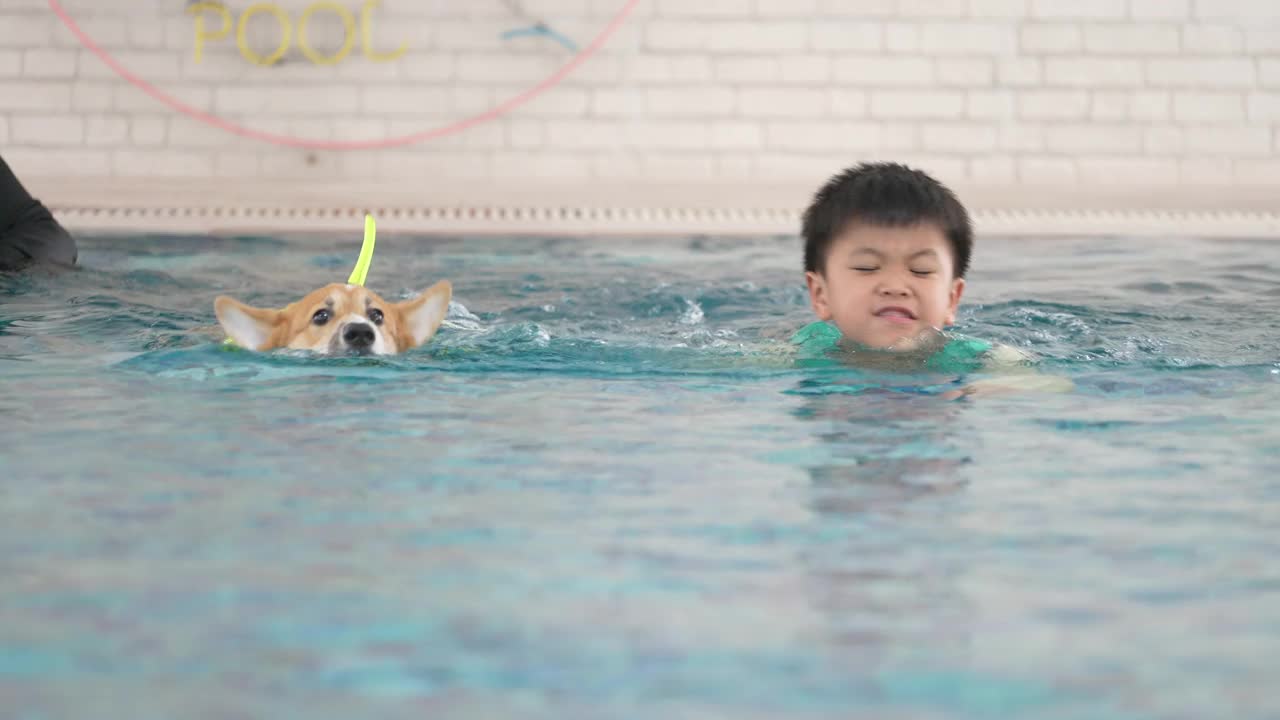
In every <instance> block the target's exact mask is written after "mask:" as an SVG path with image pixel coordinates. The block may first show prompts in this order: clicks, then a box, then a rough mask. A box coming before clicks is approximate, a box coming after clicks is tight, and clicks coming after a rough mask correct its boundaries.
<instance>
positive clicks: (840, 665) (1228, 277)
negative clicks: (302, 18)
mask: <svg viewBox="0 0 1280 720" xmlns="http://www.w3.org/2000/svg"><path fill="white" fill-rule="evenodd" d="M357 249H358V240H351V239H344V240H343V241H341V242H339V241H335V240H331V239H317V238H299V237H295V238H288V237H188V236H151V237H145V238H143V237H133V236H102V237H89V238H84V239H83V240H82V252H81V263H82V268H81V269H80V270H79V271H77V272H73V273H62V274H46V273H35V274H30V275H26V276H20V277H12V276H8V277H0V417H2V418H3V431H0V478H3V479H2V480H0V577H3V578H4V580H3V582H2V583H0V707H3V708H5V709H6V717H16V718H23V719H30V720H37V719H44V718H70V717H76V718H81V717H128V718H135V719H143V718H147V719H149V718H172V717H182V718H229V717H270V718H279V719H283V718H349V717H395V718H401V717H402V718H421V717H433V718H435V717H451V718H452V717H476V718H495V717H516V716H518V717H526V718H580V717H581V718H587V717H612V718H619V717H636V718H640V717H644V718H651V717H664V718H686V717H687V718H702V717H733V718H756V717H783V716H785V717H789V718H790V717H796V718H849V717H868V718H986V717H1019V718H1029V717H1035V718H1042V717H1043V718H1157V717H1159V718H1183V717H1186V718H1204V717H1230V718H1233V719H1237V720H1238V719H1242V718H1263V717H1275V716H1276V715H1277V714H1278V713H1280V693H1277V692H1276V691H1275V690H1274V689H1273V682H1274V673H1275V667H1276V665H1277V662H1280V561H1277V559H1276V558H1277V557H1280V534H1277V532H1276V528H1277V526H1278V524H1280V510H1278V509H1277V508H1280V409H1278V408H1280V334H1277V332H1276V321H1275V318H1276V314H1277V311H1278V310H1280V261H1278V260H1277V254H1276V246H1275V245H1274V244H1271V243H1267V242H1257V241H1244V240H1239V241H1232V240H1201V239H1194V238H1185V239H1169V240H1166V241H1162V242H1139V241H1134V240H1128V239H1126V238H1123V237H1114V238H1101V239H1078V240H1071V239H1061V240H1052V241H1050V240H1037V239H1007V240H1006V239H984V238H980V239H979V242H978V245H977V248H976V251H975V259H974V271H973V272H972V274H971V277H970V285H969V289H968V291H967V294H966V302H965V303H964V305H963V311H962V314H961V323H960V327H959V330H961V331H962V332H964V333H967V334H970V335H975V336H978V337H982V338H987V339H994V340H1000V341H1004V342H1009V343H1011V344H1014V345H1017V346H1020V347H1024V348H1026V349H1029V350H1031V351H1033V352H1035V353H1037V354H1039V355H1040V356H1041V357H1042V358H1043V366H1042V370H1043V371H1044V372H1046V373H1053V374H1058V375H1064V376H1066V377H1069V378H1071V379H1072V380H1073V381H1074V383H1075V385H1076V390H1075V391H1074V392H1072V393H1070V394H1028V395H1009V396H991V397H974V398H969V399H966V400H962V401H948V400H945V399H943V398H942V397H941V396H940V395H939V394H938V393H937V392H935V391H934V390H932V389H931V388H936V387H942V386H946V385H947V384H948V383H950V382H951V381H952V380H954V379H955V378H948V377H935V376H906V377H904V376H892V377H889V376H883V375H875V374H870V373H865V372H858V371H856V370H853V369H851V368H847V367H842V366H839V365H838V364H803V363H801V364H797V363H796V362H794V361H793V360H792V359H790V358H789V357H788V356H787V355H785V354H784V353H780V352H779V351H778V348H779V347H780V345H781V343H782V341H784V340H785V339H786V338H787V336H788V335H790V333H791V332H792V331H794V330H795V329H796V328H798V327H799V326H801V325H802V324H804V323H806V322H808V320H809V319H810V315H809V310H808V308H807V302H806V299H805V296H804V292H803V288H802V286H801V285H800V284H799V283H800V279H801V278H800V273H799V266H800V253H799V247H798V245H797V241H795V240H794V239H791V238H733V239H723V238H709V237H707V238H692V239H687V240H659V239H649V238H634V239H625V238H620V239H617V240H609V241H590V240H576V239H572V238H502V239H500V238H482V237H466V238H455V237H450V238H441V237H436V238H409V237H403V236H401V237H397V236H395V235H390V234H386V235H385V236H384V237H380V238H379V248H378V255H377V257H376V258H375V259H374V264H373V269H372V271H371V273H370V280H369V284H370V286H371V287H372V288H373V289H375V290H378V291H380V292H382V293H383V294H384V295H386V296H388V297H389V298H398V297H401V296H403V294H404V293H406V292H409V291H412V290H418V289H422V288H424V287H426V286H427V285H429V284H430V283H431V282H434V281H435V280H437V279H440V278H448V279H450V280H451V281H452V282H453V284H454V299H455V302H456V304H455V306H454V307H453V308H452V312H451V320H450V321H449V323H448V325H446V327H445V328H444V329H443V330H442V331H441V333H440V335H438V336H437V337H436V339H435V340H434V341H433V342H432V343H431V344H430V345H428V346H426V347H424V348H421V349H420V350H419V351H416V352H414V353H412V354H409V355H406V356H401V357H396V358H389V359H374V360H368V359H359V360H356V359H307V358H299V357H289V356H259V355H253V354H249V353H245V352H237V351H226V350H223V349H222V348H220V347H219V346H218V345H217V343H216V338H214V337H213V336H211V335H208V334H202V333H201V332H200V331H199V330H198V329H197V328H198V327H199V326H207V325H211V324H212V323H213V322H214V320H213V314H212V302H213V298H214V296H216V295H217V294H220V293H230V294H233V295H235V296H237V297H239V298H240V299H242V300H245V301H249V302H255V303H261V304H269V303H279V304H283V303H285V302H288V301H290V300H293V299H295V298H296V297H299V296H301V295H302V294H303V293H304V292H305V291H307V290H310V289H312V288H314V287H317V286H319V285H322V284H324V283H327V282H331V281H334V280H341V279H343V278H345V276H346V273H347V272H348V271H349V269H350V266H351V263H352V262H353V261H354V257H355V252H356V250H357ZM912 387H915V388H917V389H920V391H918V392H904V391H903V390H904V389H908V390H909V389H911V388H912ZM14 713H16V715H15V714H14Z"/></svg>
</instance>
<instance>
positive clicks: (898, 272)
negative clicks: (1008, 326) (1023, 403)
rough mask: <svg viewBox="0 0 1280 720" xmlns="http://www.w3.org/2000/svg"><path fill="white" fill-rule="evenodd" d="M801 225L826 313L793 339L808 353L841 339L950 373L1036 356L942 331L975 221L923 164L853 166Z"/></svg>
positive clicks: (953, 306)
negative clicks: (917, 166) (918, 167)
mask: <svg viewBox="0 0 1280 720" xmlns="http://www.w3.org/2000/svg"><path fill="white" fill-rule="evenodd" d="M802 232H803V235H804V240H805V247H804V269H805V281H806V283H807V284H808V288H809V301H810V304H811V305H812V306H813V311H814V313H815V314H816V315H817V316H818V319H819V321H820V322H816V323H812V324H810V325H808V326H806V327H804V328H802V329H801V330H800V331H799V332H797V333H796V335H795V336H794V337H793V338H792V342H793V343H795V344H796V345H798V346H799V349H800V352H801V354H802V355H806V356H815V355H820V354H825V353H826V352H827V351H828V350H831V349H835V348H837V347H839V348H841V349H843V350H846V351H847V352H848V354H849V356H850V357H851V358H852V359H854V360H856V361H858V362H859V363H860V364H868V363H870V364H887V365H889V366H896V367H902V366H904V365H913V364H917V363H918V364H920V365H923V366H924V367H926V368H929V369H934V370H939V371H943V372H947V371H964V370H978V369H983V368H984V367H990V366H991V365H993V364H997V365H1007V366H1008V365H1013V366H1017V365H1022V364H1023V363H1024V361H1026V360H1027V359H1029V358H1028V356H1027V355H1025V354H1024V353H1022V352H1020V351H1019V350H1016V349H1014V348H1012V347H1008V346H993V345H992V344H990V343H987V342H984V341H981V340H975V339H965V338H958V337H954V336H949V335H947V334H946V333H944V332H943V330H944V329H945V328H946V327H947V326H948V325H951V324H954V323H955V319H956V311H957V309H958V308H959V305H960V298H961V296H962V295H963V294H964V288H965V279H964V276H965V272H966V271H967V270H968V269H969V258H970V255H971V254H972V250H973V227H972V224H971V222H970V220H969V213H968V212H967V211H966V210H965V208H964V205H962V204H961V203H960V201H959V200H958V199H957V198H956V196H955V195H954V194H953V193H952V192H951V190H949V189H948V188H947V187H946V186H944V185H943V184H942V183H940V182H938V181H937V180H935V179H934V178H932V177H930V176H929V175H927V174H925V173H924V172H921V171H919V170H914V169H912V168H909V167H906V166H904V165H900V164H896V163H863V164H861V165H858V166H856V167H854V168H850V169H848V170H846V171H844V172H842V173H840V174H838V175H836V176H835V177H833V178H832V179H831V180H829V181H828V182H827V183H826V184H825V185H824V186H823V187H822V188H821V189H819V190H818V192H817V194H816V195H815V196H814V199H813V202H812V204H811V205H810V206H809V208H808V209H807V210H806V211H805V214H804V225H803V230H802ZM1035 385H1036V386H1037V387H1038V386H1040V385H1041V383H1039V382H1037V383H1035ZM1055 386H1059V387H1060V386H1061V382H1056V383H1055ZM971 387H973V389H974V390H982V389H988V388H985V387H984V386H982V385H979V384H975V386H971ZM972 391H973V390H970V392H972ZM966 394H969V393H966Z"/></svg>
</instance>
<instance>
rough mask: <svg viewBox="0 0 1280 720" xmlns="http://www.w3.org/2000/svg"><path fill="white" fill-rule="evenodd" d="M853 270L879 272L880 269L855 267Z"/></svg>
mask: <svg viewBox="0 0 1280 720" xmlns="http://www.w3.org/2000/svg"><path fill="white" fill-rule="evenodd" d="M853 269H854V270H857V271H858V272H875V271H876V270H879V269H880V268H877V267H867V266H864V267H855V268H853Z"/></svg>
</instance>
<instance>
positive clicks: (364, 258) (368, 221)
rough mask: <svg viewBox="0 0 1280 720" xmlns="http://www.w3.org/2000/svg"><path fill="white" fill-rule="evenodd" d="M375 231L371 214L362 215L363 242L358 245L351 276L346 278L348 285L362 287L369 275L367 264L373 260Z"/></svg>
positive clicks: (376, 229) (375, 227)
mask: <svg viewBox="0 0 1280 720" xmlns="http://www.w3.org/2000/svg"><path fill="white" fill-rule="evenodd" d="M377 233H378V228H377V225H376V224H375V223H374V222H373V216H372V215H368V214H366V215H365V216H364V244H363V245H361V246H360V258H359V259H358V260H356V266H355V268H354V269H352V271H351V277H349V278H347V284H348V285H359V286H360V287H364V281H365V278H366V277H368V276H369V264H370V263H372V262H373V243H374V236H375V235H377Z"/></svg>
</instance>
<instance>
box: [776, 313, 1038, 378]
mask: <svg viewBox="0 0 1280 720" xmlns="http://www.w3.org/2000/svg"><path fill="white" fill-rule="evenodd" d="M842 337H843V336H842V335H841V333H840V329H839V328H837V327H836V326H835V325H832V324H831V323H828V322H826V321H823V320H818V321H814V322H811V323H809V324H808V325H805V326H804V327H802V328H800V329H799V330H797V331H795V333H794V334H792V336H791V340H790V345H791V346H792V347H793V348H794V350H795V351H796V352H797V354H798V355H800V356H801V357H809V358H812V357H820V356H823V355H826V354H827V353H829V352H830V351H832V350H835V349H836V348H838V347H839V345H840V340H841V338H842ZM942 340H943V342H942V343H941V345H940V347H939V348H938V349H937V350H936V351H935V352H934V353H933V354H932V355H930V356H929V359H928V360H927V361H926V362H925V366H926V367H928V368H930V369H934V370H942V371H947V370H955V371H964V370H971V371H973V370H984V369H1001V368H1014V367H1027V366H1029V365H1031V364H1032V363H1034V361H1035V358H1034V357H1033V356H1032V355H1031V354H1030V353H1027V352H1025V351H1023V350H1019V349H1017V348H1015V347H1012V346H1010V345H1004V344H1002V343H994V342H988V341H986V340H981V339H979V338H974V337H969V336H966V335H960V334H958V333H951V332H948V333H944V334H943V336H942Z"/></svg>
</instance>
